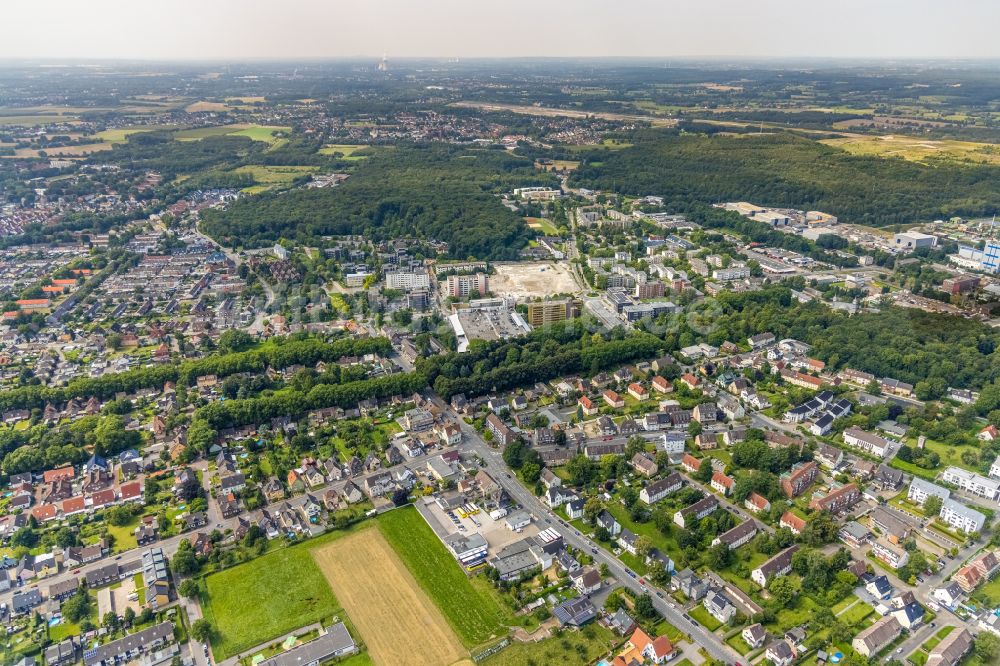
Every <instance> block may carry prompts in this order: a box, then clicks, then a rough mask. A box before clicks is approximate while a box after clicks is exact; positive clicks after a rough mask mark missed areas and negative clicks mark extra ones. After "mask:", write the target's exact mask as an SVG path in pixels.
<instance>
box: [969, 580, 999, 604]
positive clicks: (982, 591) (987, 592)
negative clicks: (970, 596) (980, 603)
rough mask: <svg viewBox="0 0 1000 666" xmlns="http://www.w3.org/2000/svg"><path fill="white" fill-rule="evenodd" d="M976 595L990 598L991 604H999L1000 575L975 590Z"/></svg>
mask: <svg viewBox="0 0 1000 666" xmlns="http://www.w3.org/2000/svg"><path fill="white" fill-rule="evenodd" d="M974 596H975V597H976V598H982V599H987V600H989V602H990V603H989V605H990V606H995V605H997V603H998V602H1000V576H998V577H997V578H994V579H993V580H991V581H989V582H988V583H986V584H985V585H983V586H981V587H980V588H979V589H978V590H976V591H975V593H974Z"/></svg>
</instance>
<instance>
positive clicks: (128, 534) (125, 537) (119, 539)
mask: <svg viewBox="0 0 1000 666" xmlns="http://www.w3.org/2000/svg"><path fill="white" fill-rule="evenodd" d="M104 524H105V526H106V527H107V530H108V534H110V535H111V536H112V537H113V538H114V540H115V544H114V547H113V548H112V550H113V552H115V553H121V552H124V551H126V550H132V549H133V548H138V546H139V544H137V543H136V541H135V528H136V527H138V526H139V518H138V517H136V518H135V519H133V520H132V521H131V522H129V523H128V524H127V525H112V524H111V523H109V522H108V521H104Z"/></svg>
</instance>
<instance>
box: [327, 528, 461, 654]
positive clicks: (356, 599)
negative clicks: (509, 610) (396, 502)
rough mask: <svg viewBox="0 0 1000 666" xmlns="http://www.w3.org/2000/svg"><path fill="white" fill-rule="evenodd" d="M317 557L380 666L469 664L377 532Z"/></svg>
mask: <svg viewBox="0 0 1000 666" xmlns="http://www.w3.org/2000/svg"><path fill="white" fill-rule="evenodd" d="M313 557H315V558H316V563H317V564H318V565H319V568H320V569H321V570H322V571H323V575H324V576H325V577H326V580H327V582H329V583H330V587H331V588H332V589H333V592H334V594H335V595H336V597H337V599H338V600H339V601H340V603H341V605H342V606H343V607H344V610H345V611H347V615H348V616H349V617H350V618H351V620H352V621H353V622H354V625H355V627H357V630H358V632H359V633H360V634H361V638H362V639H363V640H364V642H365V644H366V645H367V646H368V652H369V654H370V655H371V658H372V661H374V662H375V663H376V664H413V665H415V666H449V665H450V664H455V663H456V662H459V661H460V660H463V659H467V658H468V652H466V651H465V649H464V648H463V647H462V644H461V643H460V642H459V640H458V637H457V636H455V634H454V632H453V631H452V630H451V627H449V626H448V622H447V621H446V620H445V618H444V616H443V615H442V614H441V611H439V610H438V609H437V607H436V606H435V605H434V603H433V602H432V601H431V600H430V599H429V598H428V597H427V595H426V594H424V592H423V590H421V589H420V587H419V585H417V581H416V580H414V578H413V576H412V575H411V574H410V572H409V571H408V570H407V569H406V567H405V566H404V565H403V563H402V562H401V561H400V559H399V557H398V556H397V555H396V553H395V552H393V550H392V547H391V546H390V545H389V543H388V542H387V541H386V540H385V537H383V536H382V534H381V532H379V531H378V530H377V529H368V530H364V531H362V532H358V533H357V534H352V535H351V536H348V537H345V538H343V539H338V540H337V541H335V542H333V543H331V544H330V545H328V546H324V547H322V548H318V549H316V550H314V551H313Z"/></svg>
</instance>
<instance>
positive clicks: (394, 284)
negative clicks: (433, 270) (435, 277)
mask: <svg viewBox="0 0 1000 666" xmlns="http://www.w3.org/2000/svg"><path fill="white" fill-rule="evenodd" d="M430 286H431V278H430V276H429V275H427V273H413V272H411V271H394V272H391V273H386V274H385V288H386V289H397V290H399V291H413V290H414V289H428V288H429V287H430Z"/></svg>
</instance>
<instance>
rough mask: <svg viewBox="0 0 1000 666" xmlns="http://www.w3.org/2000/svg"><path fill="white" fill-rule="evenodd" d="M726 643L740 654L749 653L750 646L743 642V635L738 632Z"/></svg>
mask: <svg viewBox="0 0 1000 666" xmlns="http://www.w3.org/2000/svg"><path fill="white" fill-rule="evenodd" d="M726 643H728V644H729V647H731V648H733V649H734V650H736V651H737V652H739V653H740V654H746V653H747V652H749V651H750V646H749V645H747V642H746V641H745V640H743V635H742V634H741V633H739V632H737V633H735V634H733V635H732V636H730V637H729V638H727V639H726Z"/></svg>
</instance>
